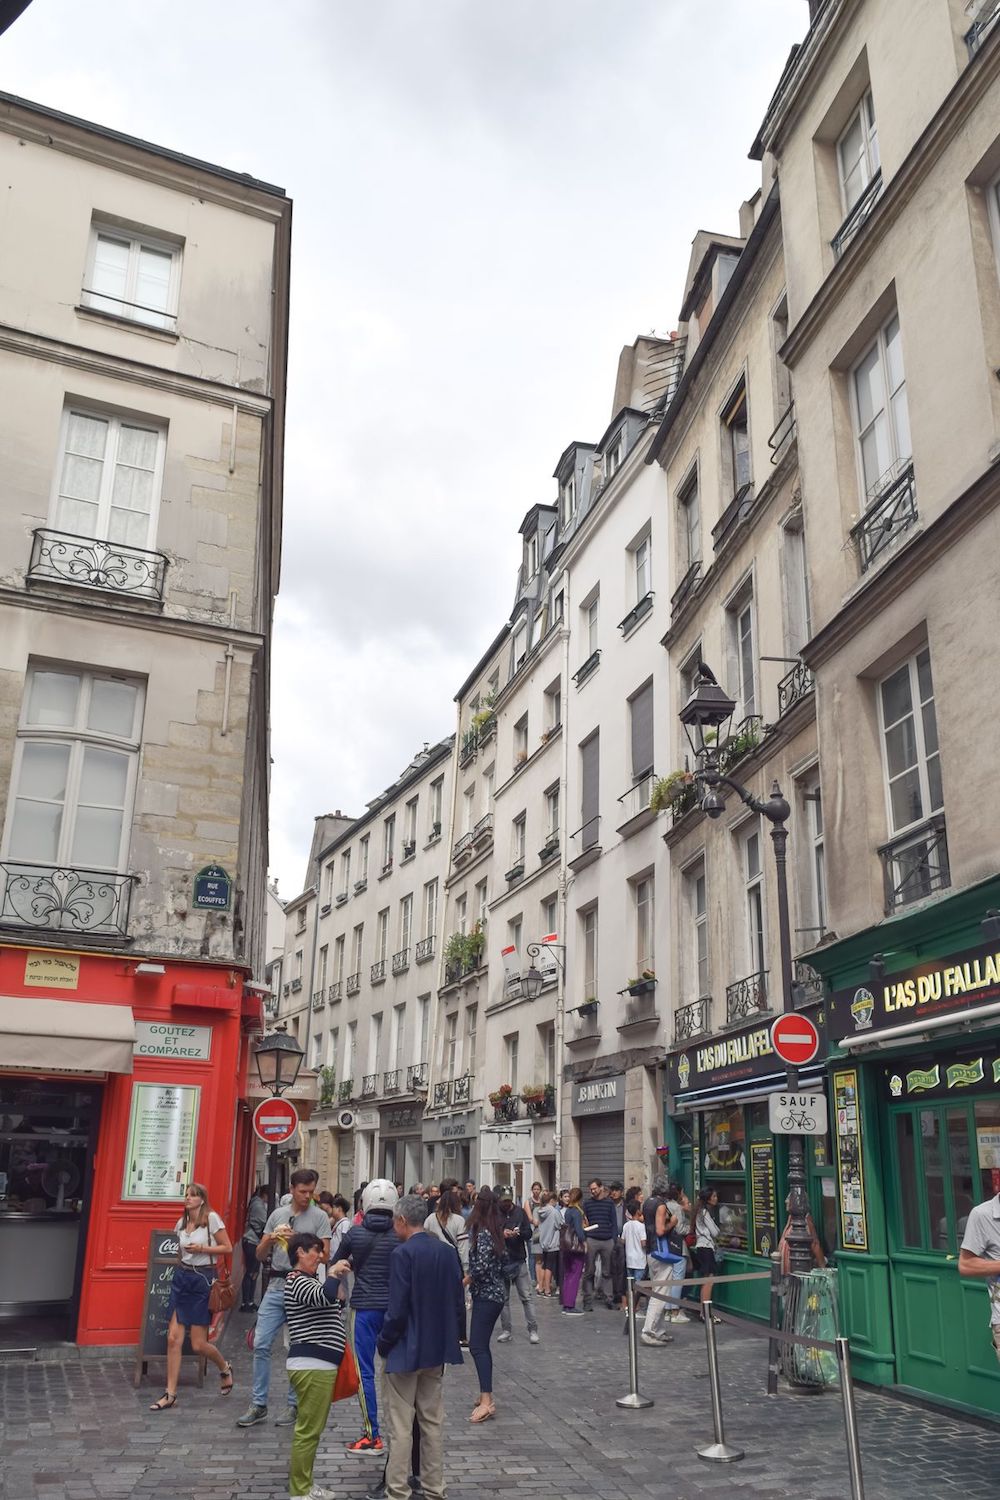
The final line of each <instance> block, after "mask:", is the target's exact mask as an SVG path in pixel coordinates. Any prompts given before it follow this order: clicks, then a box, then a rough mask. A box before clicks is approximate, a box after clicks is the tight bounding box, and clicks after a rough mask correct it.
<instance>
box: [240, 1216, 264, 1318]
mask: <svg viewBox="0 0 1000 1500" xmlns="http://www.w3.org/2000/svg"><path fill="white" fill-rule="evenodd" d="M266 1223H267V1203H266V1201H265V1198H264V1190H263V1188H260V1187H256V1188H254V1190H253V1192H252V1193H251V1194H250V1202H249V1203H248V1204H247V1212H246V1222H245V1223H244V1225H243V1237H242V1239H241V1241H240V1243H241V1244H242V1246H243V1285H242V1288H241V1290H240V1312H256V1311H257V1277H258V1276H259V1275H260V1261H259V1260H258V1259H257V1246H258V1245H259V1244H260V1237H261V1235H262V1234H263V1233H264V1225H265V1224H266Z"/></svg>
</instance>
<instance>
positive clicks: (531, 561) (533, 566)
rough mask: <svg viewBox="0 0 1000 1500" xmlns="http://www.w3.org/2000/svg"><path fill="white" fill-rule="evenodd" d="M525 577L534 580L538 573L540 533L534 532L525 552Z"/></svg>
mask: <svg viewBox="0 0 1000 1500" xmlns="http://www.w3.org/2000/svg"><path fill="white" fill-rule="evenodd" d="M524 560H525V577H526V578H534V576H535V574H536V573H537V572H538V532H537V531H533V532H532V534H531V536H529V538H528V540H527V543H526V544H525V550H524Z"/></svg>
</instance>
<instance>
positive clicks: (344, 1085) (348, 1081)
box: [337, 1078, 354, 1104]
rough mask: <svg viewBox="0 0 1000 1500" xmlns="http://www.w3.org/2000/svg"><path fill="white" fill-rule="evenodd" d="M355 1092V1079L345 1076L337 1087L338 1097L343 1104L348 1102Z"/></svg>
mask: <svg viewBox="0 0 1000 1500" xmlns="http://www.w3.org/2000/svg"><path fill="white" fill-rule="evenodd" d="M353 1093H354V1079H353V1078H344V1079H342V1080H341V1082H340V1084H339V1085H338V1087H337V1098H338V1099H339V1100H340V1102H341V1104H346V1103H347V1102H348V1100H349V1099H350V1098H351V1095H352V1094H353Z"/></svg>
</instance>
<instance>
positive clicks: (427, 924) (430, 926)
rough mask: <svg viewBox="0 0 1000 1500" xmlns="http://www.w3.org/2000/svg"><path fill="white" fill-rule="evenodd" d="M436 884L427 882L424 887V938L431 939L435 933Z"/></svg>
mask: <svg viewBox="0 0 1000 1500" xmlns="http://www.w3.org/2000/svg"><path fill="white" fill-rule="evenodd" d="M437 910H438V883H437V881H436V880H428V882H427V884H426V885H425V886H424V937H427V938H432V937H433V936H434V934H435V932H436V931H437Z"/></svg>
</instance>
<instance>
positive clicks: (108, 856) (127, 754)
mask: <svg viewBox="0 0 1000 1500" xmlns="http://www.w3.org/2000/svg"><path fill="white" fill-rule="evenodd" d="M143 699H144V690H143V688H142V687H141V686H140V684H139V683H137V682H129V681H127V680H125V679H124V678H119V677H107V676H100V675H99V674H98V673H96V672H87V671H83V670H79V671H74V670H72V669H69V668H63V669H59V668H48V667H46V668H42V667H32V668H30V669H29V672H28V676H27V680H26V683H25V693H24V704H23V707H22V710H21V723H20V727H19V729H18V735H17V745H16V749H15V755H14V770H13V775H12V795H11V798H10V801H9V809H10V810H9V812H8V826H7V838H6V857H7V858H8V859H12V860H25V861H28V862H30V863H31V864H43V865H69V866H74V867H79V868H81V869H93V870H115V871H118V870H123V869H124V868H125V866H126V865H127V863H128V848H129V834H130V831H131V825H132V803H133V799H134V796H135V781H136V773H137V767H138V761H139V742H140V739H141V736H142V714H143Z"/></svg>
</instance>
